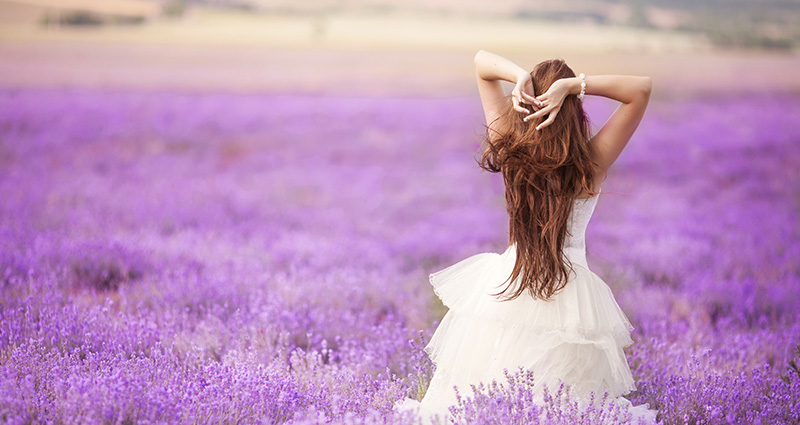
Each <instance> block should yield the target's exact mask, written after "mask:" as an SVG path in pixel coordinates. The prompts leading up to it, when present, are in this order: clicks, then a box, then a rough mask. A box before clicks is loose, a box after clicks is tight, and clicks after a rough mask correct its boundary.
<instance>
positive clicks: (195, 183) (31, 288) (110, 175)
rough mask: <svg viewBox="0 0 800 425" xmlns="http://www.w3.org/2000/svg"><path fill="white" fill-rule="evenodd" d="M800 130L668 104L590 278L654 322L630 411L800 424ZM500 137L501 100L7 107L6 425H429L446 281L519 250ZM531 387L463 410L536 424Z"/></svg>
mask: <svg viewBox="0 0 800 425" xmlns="http://www.w3.org/2000/svg"><path fill="white" fill-rule="evenodd" d="M656 90H657V91H658V90H666V88H662V87H656ZM587 107H588V109H589V111H590V115H591V116H592V118H593V121H594V123H595V124H596V125H597V124H601V123H602V121H603V119H604V117H606V116H607V115H608V114H610V112H611V108H612V107H613V105H610V104H608V103H605V102H603V101H599V100H592V101H590V102H588V103H587ZM798 117H800V97H790V96H767V95H762V96H749V97H710V98H699V97H696V98H694V99H693V100H678V99H675V100H667V99H662V100H658V101H655V102H654V103H653V104H652V105H651V108H650V110H649V112H648V116H646V118H645V121H644V122H643V123H642V126H641V128H640V131H639V132H638V133H637V135H636V136H635V137H634V139H633V140H632V141H631V144H630V147H629V148H628V150H626V151H625V152H624V153H623V155H622V157H621V159H620V160H619V162H618V163H617V164H616V165H615V167H614V168H613V169H612V172H611V174H610V175H609V176H608V179H607V180H606V181H605V183H604V186H603V194H602V195H601V199H600V201H599V204H598V207H597V211H596V213H595V216H594V219H593V221H592V223H590V225H589V229H588V236H587V240H588V243H587V245H588V256H589V262H590V265H591V267H592V268H593V269H594V270H595V271H596V272H597V273H598V274H599V275H600V276H602V277H603V278H604V279H605V280H606V281H607V282H608V283H609V285H610V286H611V287H612V289H613V290H614V293H615V295H616V297H617V300H618V301H619V303H620V305H621V307H622V308H623V310H624V311H625V312H626V313H627V314H628V316H629V317H630V319H631V321H632V322H633V324H634V326H635V327H636V330H635V331H634V335H633V337H634V340H635V341H636V343H635V344H634V345H633V346H632V347H631V348H630V349H629V351H628V357H629V361H630V363H631V367H632V368H633V371H634V377H635V378H636V380H637V382H638V388H639V389H638V391H637V392H635V393H633V394H631V395H630V396H629V398H630V399H631V401H633V402H634V404H640V403H649V404H650V406H651V407H652V408H655V409H658V410H659V411H660V414H659V419H660V420H662V421H663V423H665V424H729V423H730V424H765V425H766V424H793V423H800V324H798V323H800V320H798V319H800V299H798V295H797V294H798V291H799V290H800V220H799V219H798V216H799V215H800V121H798ZM481 119H482V117H481V111H480V107H479V105H478V102H477V99H476V98H475V97H464V98H447V99H444V98H442V99H414V98H406V99H386V98H384V99H381V98H345V97H327V96H266V95H250V96H244V95H238V96H237V95H227V94H220V95H212V94H169V93H154V92H148V91H143V90H139V91H136V90H134V91H109V90H105V91H103V90H99V89H83V90H78V89H33V88H31V89H3V90H2V91H0V423H8V424H25V423H49V424H73V423H74V424H85V423H104V424H133V423H138V424H156V423H159V424H161V423H181V424H208V423H224V424H262V423H265V424H277V423H294V424H312V423H336V424H361V423H396V424H403V423H408V421H409V418H407V417H406V418H404V417H400V416H398V415H396V414H394V413H393V412H392V404H393V403H394V402H395V401H396V400H399V399H401V398H403V397H415V398H419V397H421V396H422V394H423V393H424V390H425V386H426V385H427V380H428V378H429V376H430V374H431V365H430V363H429V362H428V360H427V358H426V357H425V354H424V352H423V351H422V348H423V347H424V345H425V344H426V342H427V340H428V339H429V337H430V335H431V333H432V331H433V329H435V326H436V323H437V320H439V319H441V317H442V315H443V314H444V311H445V310H444V307H442V305H441V304H440V303H439V301H438V299H437V298H436V297H435V295H434V294H433V291H432V290H431V289H430V287H429V285H428V282H427V275H428V274H429V273H431V272H434V271H437V270H439V269H441V268H443V267H446V266H448V265H450V264H451V263H453V262H456V261H458V260H460V259H462V258H464V257H466V256H468V255H471V254H475V253H478V252H483V251H497V252H501V251H503V250H504V248H505V244H506V217H505V211H504V205H503V194H502V182H501V181H500V180H498V178H497V176H494V175H490V174H488V173H485V172H481V171H479V168H478V166H477V164H476V162H475V157H476V155H477V154H478V149H479V139H480V135H481V132H482V127H481ZM515 394H516V395H515ZM520 394H522V395H524V391H520V392H516V393H515V392H513V391H506V392H503V391H500V392H497V391H494V392H492V391H487V392H486V394H485V396H483V397H476V398H475V399H471V400H466V401H464V404H463V405H462V406H461V407H460V410H458V412H457V415H456V418H457V420H458V421H459V423H475V424H485V423H514V422H515V419H514V418H519V417H520V416H519V415H520V414H521V413H520V412H521V410H524V409H520V407H521V406H522V407H524V403H523V401H524V400H523V398H522V395H520ZM562 407H563V406H562ZM551 408H552V409H559V408H561V407H559V406H557V405H554V406H551ZM567 410H569V409H567ZM562 413H563V415H558V414H553V415H551V417H552V423H563V424H571V423H576V422H575V421H576V418H579V416H580V412H578V413H575V412H571V413H570V412H569V411H565V412H562ZM583 421H584V423H591V422H592V420H591V419H586V418H584V419H583Z"/></svg>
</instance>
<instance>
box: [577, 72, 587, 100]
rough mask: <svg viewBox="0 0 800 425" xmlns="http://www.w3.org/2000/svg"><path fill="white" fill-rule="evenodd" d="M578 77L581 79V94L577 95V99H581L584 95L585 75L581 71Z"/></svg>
mask: <svg viewBox="0 0 800 425" xmlns="http://www.w3.org/2000/svg"><path fill="white" fill-rule="evenodd" d="M578 78H580V79H581V94H579V95H578V100H583V96H585V95H586V75H584V74H583V72H581V73H580V74H578Z"/></svg>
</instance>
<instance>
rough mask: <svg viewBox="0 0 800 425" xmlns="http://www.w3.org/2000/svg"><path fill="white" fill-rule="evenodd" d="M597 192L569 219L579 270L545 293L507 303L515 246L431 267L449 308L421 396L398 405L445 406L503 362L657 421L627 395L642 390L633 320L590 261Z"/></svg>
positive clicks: (498, 373) (538, 382)
mask: <svg viewBox="0 0 800 425" xmlns="http://www.w3.org/2000/svg"><path fill="white" fill-rule="evenodd" d="M598 198H599V194H598V195H597V196H594V197H592V198H587V199H577V200H576V201H575V205H574V207H573V211H572V215H571V216H570V219H569V223H568V230H569V234H568V235H567V239H566V240H565V244H564V254H565V256H566V257H567V258H568V259H569V260H570V261H571V263H572V266H573V269H574V273H571V274H570V276H569V280H568V282H567V284H566V286H565V287H564V289H562V290H561V291H560V292H558V293H557V294H556V295H554V296H553V297H552V298H551V299H550V300H549V301H542V300H535V299H533V298H532V297H531V296H530V295H529V294H528V293H527V292H526V293H523V294H522V295H521V296H520V297H518V298H516V299H514V300H512V301H505V302H501V301H499V300H498V299H497V298H496V297H494V296H493V295H492V294H495V293H497V292H499V291H500V290H501V289H502V288H503V287H504V286H502V284H503V283H504V282H505V280H506V279H507V278H508V277H509V276H510V275H511V270H512V269H513V267H514V263H515V259H516V247H515V246H514V245H511V246H509V247H508V249H506V251H505V252H504V253H502V254H496V253H483V254H478V255H475V256H472V257H469V258H467V259H465V260H463V261H461V262H459V263H456V264H455V265H452V266H450V267H448V268H446V269H444V270H442V271H439V272H437V273H433V274H431V276H430V281H431V284H432V285H433V288H434V291H435V292H436V295H438V296H439V298H440V299H441V300H442V302H443V303H444V305H445V306H447V307H448V308H449V309H450V310H449V311H448V312H447V314H446V315H445V316H444V318H443V319H442V322H441V324H439V327H438V328H437V329H436V331H435V333H434V334H433V337H432V338H431V341H430V343H429V344H428V346H427V347H426V348H425V351H426V352H427V353H428V355H429V356H430V358H431V360H432V361H433V363H434V364H435V365H436V371H435V372H434V375H433V378H432V379H431V382H430V385H429V387H428V390H427V392H426V393H425V397H424V398H423V399H422V401H416V400H412V399H405V400H401V401H399V402H398V403H396V405H395V409H396V410H398V411H403V410H413V411H416V412H417V413H418V414H419V415H420V417H421V418H423V419H425V421H424V422H427V420H428V419H432V418H433V416H435V415H442V416H441V419H442V422H441V423H447V421H445V420H444V419H445V417H446V415H447V414H448V413H447V412H448V407H449V406H452V405H454V404H455V403H456V398H455V391H454V390H453V387H458V389H459V392H460V393H461V394H462V396H464V395H466V396H469V395H470V394H471V390H470V385H471V384H476V385H477V384H478V383H481V382H482V383H485V384H488V383H490V382H491V381H493V380H496V381H497V382H498V383H503V382H505V375H504V370H508V371H509V372H510V373H514V372H515V371H517V370H518V369H519V368H520V367H522V368H524V369H527V370H530V371H533V373H534V380H535V385H534V391H541V389H542V388H543V386H544V385H546V386H547V387H548V388H550V389H552V390H553V391H555V390H556V389H557V388H558V386H559V385H560V382H561V381H563V382H564V383H565V384H566V385H569V386H570V390H571V393H572V394H573V395H575V396H577V397H581V396H588V394H589V393H591V392H594V393H595V394H597V397H598V398H599V397H602V395H603V393H604V392H605V391H607V392H608V394H609V399H614V398H618V400H617V404H620V403H622V404H625V405H626V406H627V407H629V408H630V411H631V412H632V413H633V417H634V418H642V419H644V421H645V422H646V423H654V422H655V416H656V413H655V411H652V410H649V409H648V407H647V406H646V405H644V406H635V407H634V406H631V404H630V402H628V401H627V400H626V399H624V398H622V397H621V396H622V395H624V394H627V393H628V392H630V391H633V390H634V389H636V387H635V385H634V381H633V377H632V376H631V371H630V368H629V366H628V362H627V360H626V359H625V353H624V352H623V348H624V347H627V346H628V345H630V344H631V343H632V341H631V338H630V331H631V329H632V327H631V324H630V322H629V321H628V319H627V318H626V317H625V314H624V313H623V312H622V310H621V309H620V308H619V305H617V302H616V300H615V299H614V295H613V294H612V293H611V289H610V288H609V287H608V285H607V284H606V283H605V282H604V281H603V280H602V279H601V278H600V277H599V276H597V275H596V274H594V273H593V272H592V271H591V270H589V267H588V264H587V262H586V245H585V233H586V226H587V224H588V223H589V219H590V218H591V216H592V213H593V212H594V208H595V205H597V200H598Z"/></svg>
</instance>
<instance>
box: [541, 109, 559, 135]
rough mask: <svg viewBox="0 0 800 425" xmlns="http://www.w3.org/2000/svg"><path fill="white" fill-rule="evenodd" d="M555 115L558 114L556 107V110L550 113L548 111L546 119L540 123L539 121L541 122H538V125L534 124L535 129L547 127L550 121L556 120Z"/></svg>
mask: <svg viewBox="0 0 800 425" xmlns="http://www.w3.org/2000/svg"><path fill="white" fill-rule="evenodd" d="M556 115H558V109H556V110H554V111H553V112H551V113H550V115H549V116H548V117H547V119H546V120H544V121H542V123H541V124H539V125H537V126H536V129H537V130H541V129H543V128H545V127H547V126H548V125H550V124H552V123H553V121H555V120H556Z"/></svg>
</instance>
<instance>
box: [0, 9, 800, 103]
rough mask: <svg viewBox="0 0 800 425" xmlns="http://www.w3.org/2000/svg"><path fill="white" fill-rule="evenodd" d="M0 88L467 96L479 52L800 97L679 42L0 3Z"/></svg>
mask: <svg viewBox="0 0 800 425" xmlns="http://www.w3.org/2000/svg"><path fill="white" fill-rule="evenodd" d="M0 12H3V13H2V15H3V16H4V18H3V19H0V57H2V61H0V86H2V87H7V88H8V87H76V88H104V89H113V90H142V89H145V90H169V91H189V92H237V93H254V92H257V93H308V94H334V95H354V96H437V97H438V96H471V95H474V88H473V87H474V83H473V77H472V75H473V74H472V73H473V71H472V56H473V54H474V52H475V51H476V50H477V49H478V48H486V49H490V50H493V51H496V52H498V53H501V54H505V55H508V56H509V57H511V58H512V59H514V60H516V61H518V62H519V63H520V64H522V65H525V66H533V65H534V64H535V63H536V62H537V61H538V60H541V59H545V58H550V57H562V58H564V59H565V60H567V62H568V63H570V64H571V65H572V67H573V68H574V69H575V70H576V71H577V72H585V73H587V74H599V73H632V74H643V75H650V76H652V77H653V79H654V82H655V86H656V95H657V96H659V97H664V98H666V97H676V96H677V97H681V96H696V95H706V94H710V95H720V94H722V95H736V94H741V93H745V94H752V93H759V92H780V93H787V92H788V93H797V94H800V77H798V74H797V72H796V70H798V69H800V56H798V55H796V54H787V53H764V52H761V53H756V52H749V53H743V52H724V51H717V50H714V49H711V48H710V47H709V46H708V45H707V44H706V43H705V42H704V41H703V40H701V39H697V38H693V37H692V36H690V35H686V34H680V33H665V32H656V31H646V30H638V29H625V28H613V27H612V28H609V27H598V26H591V25H576V24H551V23H544V22H538V23H537V22H530V21H515V20H505V21H502V20H477V19H475V18H448V17H431V16H423V17H420V16H358V15H354V16H336V17H325V18H320V17H316V18H315V17H285V16H284V17H280V16H261V15H252V14H242V13H238V14H237V13H232V12H219V11H209V10H197V11H195V12H193V13H192V14H191V15H190V16H188V17H185V18H183V19H181V20H177V21H170V20H164V19H162V20H156V21H154V22H151V23H148V24H145V25H143V26H131V27H125V26H122V27H119V26H117V27H100V28H83V29H74V28H45V27H43V26H41V25H39V24H37V19H38V18H36V17H37V16H40V13H41V11H38V12H37V11H36V10H34V9H31V8H23V7H21V6H13V7H12V6H9V4H6V3H2V2H0Z"/></svg>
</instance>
